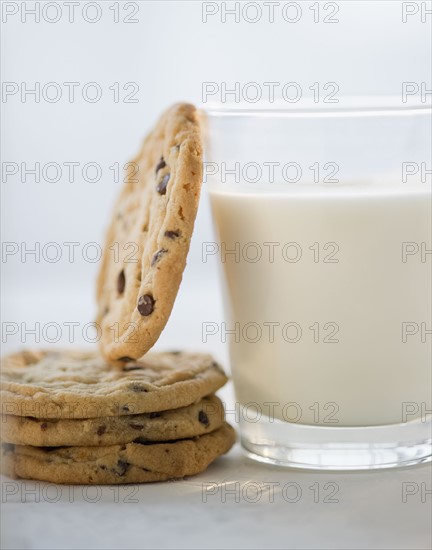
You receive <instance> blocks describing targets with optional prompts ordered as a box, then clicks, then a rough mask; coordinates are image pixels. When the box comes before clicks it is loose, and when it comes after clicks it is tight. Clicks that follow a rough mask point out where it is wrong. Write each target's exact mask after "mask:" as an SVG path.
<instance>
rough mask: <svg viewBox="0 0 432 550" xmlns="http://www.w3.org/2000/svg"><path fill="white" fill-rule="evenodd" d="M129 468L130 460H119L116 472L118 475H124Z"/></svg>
mask: <svg viewBox="0 0 432 550" xmlns="http://www.w3.org/2000/svg"><path fill="white" fill-rule="evenodd" d="M128 468H129V462H125V461H124V460H119V461H118V462H117V468H116V470H115V472H116V474H117V475H118V476H124V475H125V473H126V472H127V469H128Z"/></svg>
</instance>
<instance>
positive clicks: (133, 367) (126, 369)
mask: <svg viewBox="0 0 432 550" xmlns="http://www.w3.org/2000/svg"><path fill="white" fill-rule="evenodd" d="M143 368H144V367H143V366H141V365H125V366H124V367H123V372H129V371H130V370H141V369H143Z"/></svg>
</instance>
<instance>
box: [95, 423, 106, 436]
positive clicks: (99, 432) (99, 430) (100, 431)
mask: <svg viewBox="0 0 432 550" xmlns="http://www.w3.org/2000/svg"><path fill="white" fill-rule="evenodd" d="M105 432H106V426H104V425H103V424H102V425H101V426H99V428H98V429H97V432H96V433H97V434H98V435H103V434H104V433H105Z"/></svg>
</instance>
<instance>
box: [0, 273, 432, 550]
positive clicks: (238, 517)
mask: <svg viewBox="0 0 432 550" xmlns="http://www.w3.org/2000/svg"><path fill="white" fill-rule="evenodd" d="M186 279H187V278H186ZM191 286H194V285H190V284H189V283H187V282H185V286H184V288H182V289H181V292H180V294H179V297H178V300H177V302H176V306H175V309H174V312H173V315H172V318H171V319H170V322H169V324H168V325H167V328H166V330H165V331H164V333H163V335H162V337H161V339H160V342H159V343H158V346H159V347H160V348H169V347H170V348H178V347H184V348H188V347H195V348H198V349H207V350H208V351H211V352H213V353H214V354H215V355H216V356H217V357H218V359H220V360H222V361H223V362H224V364H227V350H226V346H225V345H223V344H222V343H221V342H217V341H216V340H215V339H213V340H210V341H208V342H207V343H203V342H201V341H199V340H200V339H199V338H198V339H197V338H196V331H197V330H199V326H200V323H201V322H202V320H204V319H207V320H208V319H217V318H218V316H219V315H221V309H220V304H216V305H215V304H214V300H213V302H212V298H211V296H209V293H208V292H207V291H206V290H205V288H204V287H203V288H202V289H198V288H197V287H194V288H193V289H192V288H191ZM54 292H55V289H52V290H51V291H50V296H51V299H50V301H49V304H54V305H48V302H47V301H46V297H44V296H43V295H42V294H41V295H39V296H38V295H35V294H33V295H32V299H31V301H30V300H29V296H28V295H23V294H21V295H15V296H9V297H5V301H4V303H3V318H5V319H9V320H12V319H14V318H16V319H21V320H22V319H26V318H28V319H29V322H30V321H31V319H32V318H33V317H32V315H33V313H34V318H37V319H38V320H40V321H41V322H43V321H44V319H45V317H46V319H50V320H53V319H57V320H58V321H59V322H60V321H61V319H62V318H63V317H62V315H63V312H64V310H65V309H66V311H67V313H65V314H64V316H65V318H68V319H80V318H81V317H82V318H83V319H85V318H87V319H88V318H91V315H92V313H91V312H90V311H87V310H86V309H85V308H84V310H83V308H82V304H83V303H89V304H91V303H92V302H91V296H89V297H84V298H83V297H80V298H79V299H70V300H69V303H68V306H67V307H65V305H64V301H63V302H62V300H61V298H60V296H59V299H58V300H57V299H56V298H55V295H54ZM201 292H202V295H201V294H200V293H201ZM69 298H71V297H70V296H69ZM44 300H45V301H44ZM29 303H31V308H29ZM43 303H45V307H43V305H42V304H43ZM56 304H57V305H56ZM55 308H57V309H55ZM74 308H75V309H74ZM185 311H188V317H187V318H185V316H184V312H185ZM32 312H33V313H32ZM194 335H195V336H194ZM197 343H198V345H196V344H197ZM16 347H20V346H19V341H18V340H16V339H15V340H13V339H12V340H10V342H8V345H7V346H5V351H8V350H9V349H13V348H16ZM221 397H222V399H223V400H224V401H225V403H226V406H227V409H228V410H229V409H231V410H232V409H233V406H232V403H233V402H234V396H233V391H232V387H231V383H229V384H228V385H227V386H226V387H225V388H223V389H222V391H221ZM233 416H234V415H233V414H231V415H228V420H229V421H231V422H233V420H234V418H233ZM268 483H273V484H274V485H273V487H274V493H273V497H272V494H271V492H270V491H269V488H268V485H267V488H265V487H264V485H265V484H268ZM326 483H330V484H337V485H326ZM403 483H410V484H412V485H410V489H411V490H415V488H418V492H417V493H416V494H412V495H409V496H407V498H406V499H405V500H406V502H403V493H402V491H403ZM210 484H215V485H210ZM286 484H291V485H288V486H287V487H286V488H285V489H284V487H285V486H286ZM314 484H315V485H314ZM422 484H423V485H422ZM312 485H314V487H315V488H316V487H318V488H319V494H318V496H317V494H316V492H315V493H314V492H313V490H312V489H311V486H312ZM208 487H211V490H210V491H208V493H206V488H208ZM332 488H336V489H337V493H336V494H335V495H334V496H333V499H335V500H337V502H325V497H326V496H329V494H330V491H331V490H332ZM422 488H423V493H422ZM430 490H431V467H430V464H429V465H422V466H417V467H411V468H404V469H396V470H381V471H375V472H357V473H337V472H313V471H300V470H293V469H283V468H276V467H271V466H267V465H263V464H258V463H255V462H252V461H251V460H249V459H247V458H246V457H244V456H243V455H242V453H241V449H240V447H239V444H238V443H237V444H236V446H235V447H234V449H233V450H232V451H231V452H230V453H229V454H228V455H226V456H224V457H222V458H220V459H219V460H217V461H216V463H214V464H213V465H211V466H210V467H209V468H208V470H207V471H205V472H204V473H203V474H201V475H198V476H195V477H193V478H189V479H187V480H184V481H176V482H168V483H155V484H149V485H141V486H139V485H137V486H122V487H119V488H117V489H113V488H112V487H97V488H96V487H93V488H91V487H90V488H86V487H81V486H76V487H68V486H54V485H50V484H46V483H39V482H30V481H13V480H10V479H8V478H6V477H3V478H2V527H3V529H2V548H3V549H5V550H6V549H21V550H22V549H44V550H45V549H51V548H53V549H80V548H101V549H110V548H113V549H114V548H125V549H126V548H131V549H132V548H245V549H252V548H292V549H317V550H321V549H327V548H329V549H330V548H331V549H353V550H354V549H355V550H363V549H385V550H397V549H409V550H417V549H429V548H431V546H432V536H431V501H432V496H431V494H430ZM427 491H429V494H427ZM205 495H207V498H206V499H205ZM284 495H285V497H284ZM296 496H297V498H295V497H296ZM255 497H257V501H256V502H251V501H252V500H253V499H254V498H255ZM288 499H291V500H296V502H288ZM315 500H318V502H315ZM50 501H51V502H50Z"/></svg>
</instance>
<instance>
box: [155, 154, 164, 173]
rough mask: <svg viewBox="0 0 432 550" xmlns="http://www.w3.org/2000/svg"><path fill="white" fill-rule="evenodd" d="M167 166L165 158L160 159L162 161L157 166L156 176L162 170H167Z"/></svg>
mask: <svg viewBox="0 0 432 550" xmlns="http://www.w3.org/2000/svg"><path fill="white" fill-rule="evenodd" d="M165 166H166V162H165V161H164V158H163V157H161V158H160V161H159V162H158V163H157V164H156V170H155V172H156V174H157V173H158V172H159V170H162V168H165Z"/></svg>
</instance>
